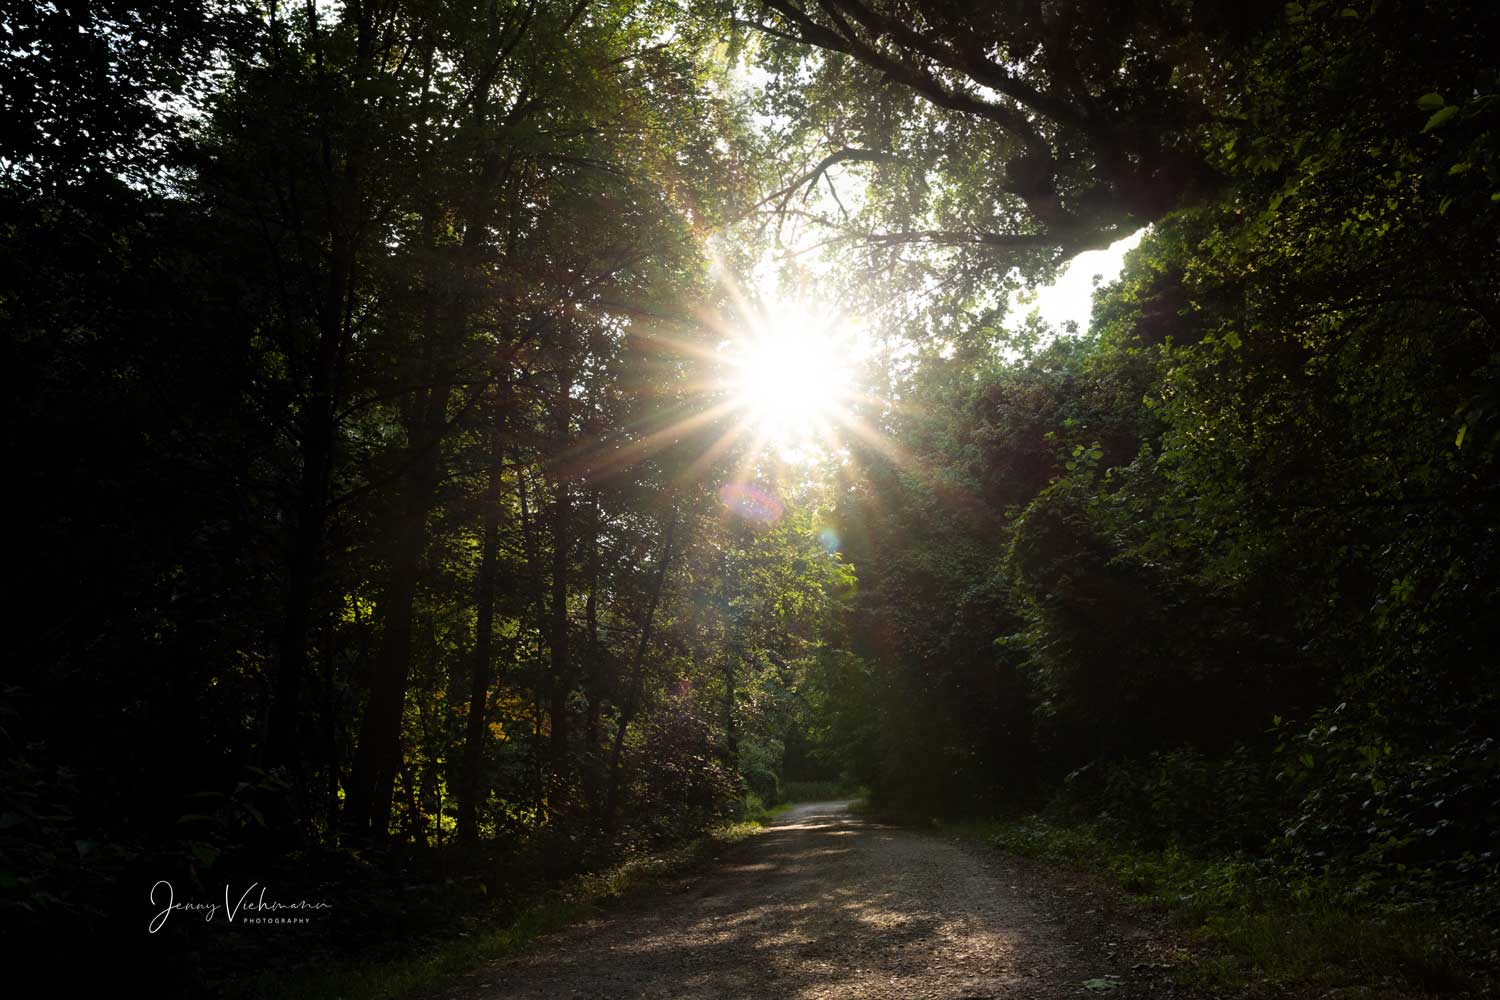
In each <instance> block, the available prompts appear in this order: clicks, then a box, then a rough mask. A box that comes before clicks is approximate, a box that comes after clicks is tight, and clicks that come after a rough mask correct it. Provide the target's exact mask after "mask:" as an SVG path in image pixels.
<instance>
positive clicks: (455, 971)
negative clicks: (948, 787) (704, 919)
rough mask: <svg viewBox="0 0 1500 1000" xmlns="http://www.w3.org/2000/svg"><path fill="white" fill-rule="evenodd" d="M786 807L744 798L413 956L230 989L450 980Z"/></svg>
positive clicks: (266, 998)
mask: <svg viewBox="0 0 1500 1000" xmlns="http://www.w3.org/2000/svg"><path fill="white" fill-rule="evenodd" d="M752 806H753V808H752ZM789 808H791V807H790V805H789V804H787V805H781V806H777V807H774V808H771V809H767V808H765V807H764V806H762V805H761V804H760V802H759V800H756V801H755V802H754V803H747V808H746V810H745V813H744V816H743V818H741V819H740V820H738V821H736V822H733V823H728V824H725V825H723V826H719V827H716V828H714V829H712V830H710V831H708V832H707V833H706V834H704V835H703V836H701V837H699V838H697V839H695V840H692V841H689V842H688V843H686V844H683V845H682V846H680V847H677V848H674V849H672V850H669V851H663V852H661V853H657V854H651V855H646V856H643V857H638V858H632V859H630V860H628V861H625V862H622V863H620V864H618V865H615V866H613V867H611V868H608V869H605V870H604V871H600V872H592V873H587V874H584V875H579V876H576V877H575V878H573V879H571V880H569V881H568V882H567V883H565V884H564V885H562V886H560V887H558V888H556V889H553V890H550V891H548V892H546V893H544V894H542V895H541V896H540V897H539V898H537V899H536V900H535V901H534V902H532V903H530V904H529V905H527V906H524V907H523V908H522V909H520V910H519V911H518V912H517V913H516V914H515V915H514V917H513V918H512V919H511V920H510V921H509V922H508V923H506V924H504V925H503V926H489V927H483V926H476V927H470V928H469V929H468V930H466V931H464V932H461V933H459V934H458V935H456V936H454V937H451V938H448V939H446V940H443V941H440V942H437V943H435V944H433V945H432V946H430V947H428V948H426V949H424V950H423V951H421V952H420V953H418V954H413V955H406V956H400V957H395V958H384V959H374V960H372V959H370V958H369V957H367V956H366V957H361V956H350V957H347V958H343V957H340V958H337V959H330V960H327V961H322V962H320V963H319V964H317V965H316V966H304V967H299V968H294V969H282V970H275V971H269V972H266V973H264V974H262V975H260V976H258V977H256V978H254V979H252V980H249V981H246V982H244V983H243V984H241V987H242V988H240V989H236V990H235V991H234V992H233V994H232V995H233V996H234V997H239V998H243V1000H271V998H281V997H289V996H294V997H298V998H300V1000H399V998H401V997H406V996H409V995H411V994H413V993H416V992H418V991H422V990H432V989H435V988H439V987H441V986H442V984H443V982H444V981H445V980H448V979H451V978H453V977H455V976H458V975H460V974H462V973H464V972H467V971H469V970H470V969H473V968H474V967H476V966H478V965H482V964H484V963H485V962H490V961H494V960H496V959H499V958H504V957H506V956H507V955H511V954H513V953H515V952H517V951H519V950H521V949H522V948H524V947H526V946H527V945H529V944H530V943H531V942H533V941H535V940H536V939H537V938H539V937H541V936H542V935H545V934H550V933H552V932H553V931H557V930H561V929H563V928H564V927H567V926H569V925H571V924H574V923H577V922H579V921H581V920H584V919H586V918H588V917H590V916H594V915H596V914H598V913H599V912H601V911H602V910H604V909H606V908H607V907H608V906H609V905H611V904H612V903H614V902H616V901H618V900H619V899H620V898H621V897H624V896H626V895H629V894H631V893H634V892H638V891H640V890H642V889H645V888H648V887H650V886H652V885H656V884H658V883H660V882H661V881H663V880H664V879H666V878H668V877H670V876H671V875H673V874H676V873H678V872H681V871H683V870H685V869H688V868H691V867H692V866H694V865H697V864H701V863H703V862H704V861H707V860H708V859H710V858H713V857H714V856H715V855H717V854H718V853H719V852H720V851H721V850H723V849H724V848H726V847H729V846H731V845H733V844H737V843H739V842H741V841H743V840H745V839H747V838H749V837H751V836H753V835H754V834H756V833H757V832H759V831H760V829H761V828H762V827H764V826H765V825H766V824H767V823H769V822H770V821H771V820H772V819H773V818H775V817H776V816H777V815H779V814H780V813H782V812H785V811H786V810H787V809H789Z"/></svg>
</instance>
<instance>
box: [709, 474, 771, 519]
mask: <svg viewBox="0 0 1500 1000" xmlns="http://www.w3.org/2000/svg"><path fill="white" fill-rule="evenodd" d="M719 500H720V501H722V502H723V504H724V506H726V507H728V508H729V509H730V510H731V511H732V512H733V513H735V514H737V515H739V516H740V517H742V518H744V519H745V520H747V521H753V522H755V523H757V524H770V523H771V522H773V521H775V520H777V519H778V518H780V517H781V515H782V512H783V511H784V510H785V509H786V508H785V507H784V506H783V505H782V503H781V501H780V500H778V499H777V498H776V497H774V496H772V495H771V494H769V493H767V492H766V491H765V490H763V489H761V488H760V487H758V486H753V485H751V484H750V483H725V484H724V485H723V486H721V487H719Z"/></svg>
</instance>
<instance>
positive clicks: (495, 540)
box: [458, 448, 502, 843]
mask: <svg viewBox="0 0 1500 1000" xmlns="http://www.w3.org/2000/svg"><path fill="white" fill-rule="evenodd" d="M501 469H502V452H501V449H500V448H496V449H495V464H494V465H493V466H491V467H490V482H489V490H488V491H487V492H486V494H485V504H484V514H483V522H484V550H483V552H482V553H481V555H480V562H479V581H478V586H479V593H478V595H477V597H476V600H475V610H476V614H477V615H478V619H479V620H478V622H477V623H476V624H475V628H474V672H473V680H472V682H471V685H470V688H469V719H468V726H467V729H466V732H465V733H464V761H463V772H462V775H461V777H460V779H459V790H458V839H459V840H461V841H464V842H465V843H473V842H474V841H476V840H478V839H479V804H480V802H481V801H482V800H483V799H484V797H485V794H486V792H487V789H485V788H483V787H482V781H481V779H480V772H481V770H482V764H483V761H484V747H485V744H486V743H487V742H488V739H489V727H488V725H487V723H488V721H489V720H488V718H487V717H486V711H485V708H486V706H487V704H488V703H489V689H490V674H491V670H490V664H491V663H493V662H494V650H493V647H494V635H495V628H494V626H495V569H496V564H497V563H498V562H499V549H500V497H501V478H502V477H501Z"/></svg>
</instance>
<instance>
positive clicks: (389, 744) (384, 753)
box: [343, 386, 451, 843]
mask: <svg viewBox="0 0 1500 1000" xmlns="http://www.w3.org/2000/svg"><path fill="white" fill-rule="evenodd" d="M450 394H451V393H450V390H449V389H448V388H447V387H446V386H439V387H434V388H431V389H428V390H427V391H426V393H424V395H425V397H426V406H425V407H423V413H422V417H421V421H420V424H419V426H420V428H421V430H420V432H419V433H418V434H416V435H414V440H413V442H412V447H413V451H414V452H415V454H414V457H413V461H412V464H411V470H410V472H409V474H408V476H407V479H406V489H405V491H404V494H405V502H404V503H403V505H402V511H401V517H400V521H399V523H398V524H397V526H396V528H395V531H394V532H393V535H394V539H393V544H392V552H391V563H390V567H389V571H388V575H387V578H386V586H385V596H384V597H383V599H382V600H381V603H380V608H381V616H382V619H383V620H384V630H383V632H382V634H381V638H380V651H379V653H378V654H377V656H376V659H375V671H374V676H373V677H372V678H371V681H370V700H369V703H368V704H367V705H366V707H365V718H364V725H363V726H362V727H361V729H360V737H359V748H358V749H357V751H356V752H355V755H354V769H353V774H352V775H351V778H350V788H349V796H348V800H347V803H346V805H345V809H344V824H343V825H344V830H345V835H346V836H347V837H350V838H352V839H353V840H354V841H355V842H358V843H366V842H374V843H379V842H381V841H383V840H384V839H385V837H386V835H387V833H388V832H389V826H390V815H391V794H392V789H393V785H394V781H395V775H396V769H397V767H398V766H399V764H400V762H401V713H402V709H403V708H404V707H405V704H406V682H407V675H408V673H409V672H410V669H411V633H412V606H413V604H414V603H415V601H416V594H417V581H418V578H419V576H420V573H421V564H422V552H423V550H424V548H425V547H426V542H427V514H428V511H429V510H431V508H432V501H433V495H434V493H435V488H436V483H437V472H438V464H439V457H440V455H439V452H440V450H441V449H440V448H439V444H440V442H441V438H442V433H443V429H444V425H445V419H444V418H445V414H446V411H447V405H448V397H449V395H450Z"/></svg>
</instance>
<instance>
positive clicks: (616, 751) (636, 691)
mask: <svg viewBox="0 0 1500 1000" xmlns="http://www.w3.org/2000/svg"><path fill="white" fill-rule="evenodd" d="M669 516H670V515H669ZM676 530H677V522H676V521H675V520H674V521H672V522H670V523H669V524H668V525H667V533H666V536H665V537H664V538H663V539H662V551H661V565H660V566H658V567H657V568H656V580H655V582H653V583H652V585H651V598H650V601H649V602H648V603H647V605H646V619H645V621H643V622H642V623H641V638H640V642H638V643H637V644H636V647H635V660H634V662H632V663H631V666H630V690H629V692H628V693H627V694H626V696H625V704H624V705H623V706H622V707H621V710H620V719H619V725H618V726H617V727H616V728H615V745H614V747H613V749H612V750H611V751H610V755H609V784H608V788H607V790H606V792H605V796H604V828H605V830H606V832H607V833H608V834H610V835H611V836H612V835H613V834H614V833H615V831H616V829H617V828H618V822H619V819H618V817H619V809H620V764H621V762H622V761H623V760H624V756H625V732H626V730H627V729H629V728H630V723H631V720H632V719H633V718H634V717H635V712H636V709H637V708H638V707H639V705H640V699H641V681H642V679H643V674H644V672H645V666H646V651H647V649H649V648H650V646H651V630H652V627H653V626H654V625H655V623H656V608H657V605H658V604H659V603H660V601H661V593H662V589H663V587H664V586H665V585H666V582H667V566H668V565H669V564H670V563H671V561H672V537H673V535H674V534H675V533H676Z"/></svg>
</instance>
